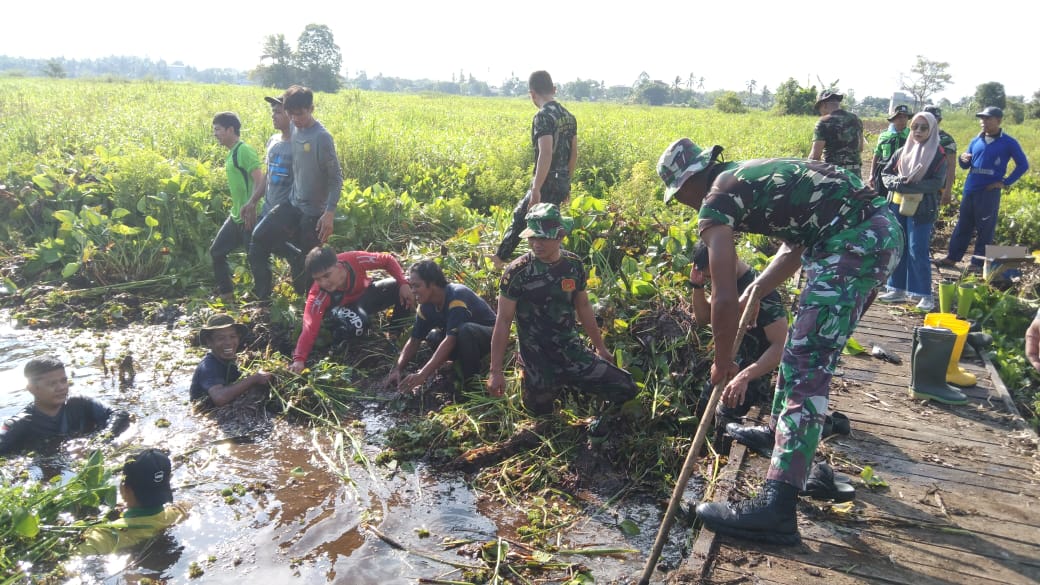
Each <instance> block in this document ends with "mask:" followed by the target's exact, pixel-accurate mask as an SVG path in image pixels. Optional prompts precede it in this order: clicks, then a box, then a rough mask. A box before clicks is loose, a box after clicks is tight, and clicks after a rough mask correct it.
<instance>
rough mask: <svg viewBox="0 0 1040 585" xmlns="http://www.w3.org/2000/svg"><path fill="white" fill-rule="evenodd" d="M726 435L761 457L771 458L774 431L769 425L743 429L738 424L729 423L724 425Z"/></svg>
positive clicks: (743, 427)
mask: <svg viewBox="0 0 1040 585" xmlns="http://www.w3.org/2000/svg"><path fill="white" fill-rule="evenodd" d="M726 434H727V435H729V436H731V437H733V438H734V439H736V440H737V442H738V443H740V444H741V445H744V446H746V447H747V448H748V449H751V450H752V451H754V452H755V453H758V454H759V455H761V456H763V457H772V456H773V437H774V435H775V434H776V431H775V430H773V429H771V428H769V425H758V426H754V427H745V426H741V425H740V424H739V423H729V424H728V425H726Z"/></svg>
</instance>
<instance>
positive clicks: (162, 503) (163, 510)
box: [77, 449, 188, 555]
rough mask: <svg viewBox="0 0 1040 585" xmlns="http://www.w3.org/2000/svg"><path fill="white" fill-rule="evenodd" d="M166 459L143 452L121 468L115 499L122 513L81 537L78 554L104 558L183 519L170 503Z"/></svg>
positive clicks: (155, 452) (178, 508) (151, 451)
mask: <svg viewBox="0 0 1040 585" xmlns="http://www.w3.org/2000/svg"><path fill="white" fill-rule="evenodd" d="M170 472H171V465H170V458H169V457H167V456H166V454H165V453H163V452H162V451H159V450H158V449H144V450H142V451H140V452H138V453H137V454H135V455H133V456H131V457H130V459H128V460H127V462H126V463H125V464H124V465H123V481H122V482H120V484H119V496H120V497H121V498H122V499H123V502H124V503H126V511H124V512H123V514H122V516H120V518H119V519H118V520H115V521H113V522H108V523H105V524H100V525H98V526H94V527H93V528H91V529H90V530H88V531H87V532H86V533H85V534H84V535H83V544H81V545H80V546H79V548H78V549H77V552H78V553H79V554H81V555H104V554H109V553H112V552H116V551H118V550H122V549H125V548H129V547H131V546H134V545H136V544H140V543H142V542H144V541H146V540H150V539H152V538H153V537H155V536H157V535H158V534H159V533H160V532H162V531H163V530H164V529H166V528H168V527H170V526H173V525H174V524H176V523H178V522H180V521H181V520H183V519H184V518H185V517H187V515H188V513H187V511H186V510H185V509H184V508H183V507H181V506H179V505H172V506H167V505H166V504H170V503H172V502H173V489H172V488H171V487H170Z"/></svg>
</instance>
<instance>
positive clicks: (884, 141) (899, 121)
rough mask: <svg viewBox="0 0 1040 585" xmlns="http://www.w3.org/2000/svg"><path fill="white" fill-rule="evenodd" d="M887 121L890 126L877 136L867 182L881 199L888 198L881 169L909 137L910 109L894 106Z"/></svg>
mask: <svg viewBox="0 0 1040 585" xmlns="http://www.w3.org/2000/svg"><path fill="white" fill-rule="evenodd" d="M888 121H889V122H890V123H891V124H892V126H891V127H890V128H889V129H888V130H885V131H884V132H882V133H881V136H878V142H877V146H875V147H874V157H873V158H872V159H871V160H870V180H869V181H868V184H869V185H870V188H871V189H874V190H876V191H877V192H878V195H881V196H882V197H886V196H888V189H887V188H885V184H884V183H883V182H882V181H881V169H883V168H885V165H887V164H888V161H890V160H892V155H893V154H895V153H896V151H897V150H899V149H900V148H902V147H903V145H904V144H906V139H907V137H908V136H910V128H909V127H907V124H908V123H909V122H910V108H908V107H906V106H902V105H900V106H896V108H895V110H893V111H892V115H891V116H889V117H888Z"/></svg>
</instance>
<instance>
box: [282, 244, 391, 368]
mask: <svg viewBox="0 0 1040 585" xmlns="http://www.w3.org/2000/svg"><path fill="white" fill-rule="evenodd" d="M336 259H337V260H339V263H340V264H343V265H344V266H346V267H347V273H348V276H347V284H346V288H345V289H343V290H342V291H335V292H342V293H343V298H342V299H340V302H339V305H338V306H340V307H342V306H345V305H349V304H352V303H356V302H357V301H358V299H360V298H361V295H363V294H365V291H366V290H367V289H368V287H369V285H371V284H372V279H370V278H369V277H368V271H369V270H380V269H382V270H385V271H387V272H389V273H390V276H392V277H393V278H394V280H396V281H397V284H400V285H405V284H407V283H408V281H407V280H406V279H405V277H404V271H403V270H401V265H400V264H399V263H398V262H397V258H394V257H393V255H392V254H385V253H381V252H340V253H339V254H336ZM331 306H332V296H331V295H330V294H329V292H328V291H326V290H324V289H322V288H321V287H320V286H318V283H316V282H315V283H314V284H312V285H311V290H310V292H308V293H307V304H305V305H304V306H303V330H302V331H300V339H299V340H297V341H296V349H295V350H294V351H293V361H294V362H297V361H300V362H302V361H306V360H307V356H308V355H310V353H311V348H313V347H314V340H315V339H317V338H318V331H320V330H321V321H322V319H323V318H324V317H325V312H326V311H328V310H329V307H331Z"/></svg>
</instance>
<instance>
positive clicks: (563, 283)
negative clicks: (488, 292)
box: [499, 250, 586, 361]
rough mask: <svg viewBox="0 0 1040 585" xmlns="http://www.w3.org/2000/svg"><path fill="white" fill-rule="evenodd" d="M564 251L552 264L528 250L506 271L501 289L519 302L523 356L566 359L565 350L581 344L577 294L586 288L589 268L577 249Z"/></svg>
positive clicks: (518, 324) (518, 317)
mask: <svg viewBox="0 0 1040 585" xmlns="http://www.w3.org/2000/svg"><path fill="white" fill-rule="evenodd" d="M561 252H562V256H561V258H560V260H559V261H557V262H555V263H554V264H551V265H550V264H546V263H544V262H542V261H540V260H538V259H537V258H535V256H534V254H532V253H530V252H528V253H527V254H524V255H523V256H521V257H519V258H517V259H516V260H514V261H512V262H511V263H510V264H509V266H508V267H506V269H505V272H504V273H503V274H502V281H501V283H500V285H499V292H500V293H501V294H502V296H504V297H505V298H507V299H510V300H513V301H516V330H517V335H518V337H519V338H520V353H521V355H524V356H528V357H530V356H532V355H538V356H544V357H545V358H546V359H550V361H552V360H560V361H565V360H566V359H567V358H566V355H564V353H565V352H564V351H562V350H565V349H567V348H569V347H575V346H578V345H581V344H580V337H579V336H578V330H577V328H576V324H577V318H576V312H575V310H574V294H575V293H576V292H579V291H583V290H585V283H586V274H585V267H584V266H583V265H582V263H581V259H580V258H578V256H577V255H576V254H574V253H573V252H569V251H567V250H561ZM582 346H583V345H582Z"/></svg>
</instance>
